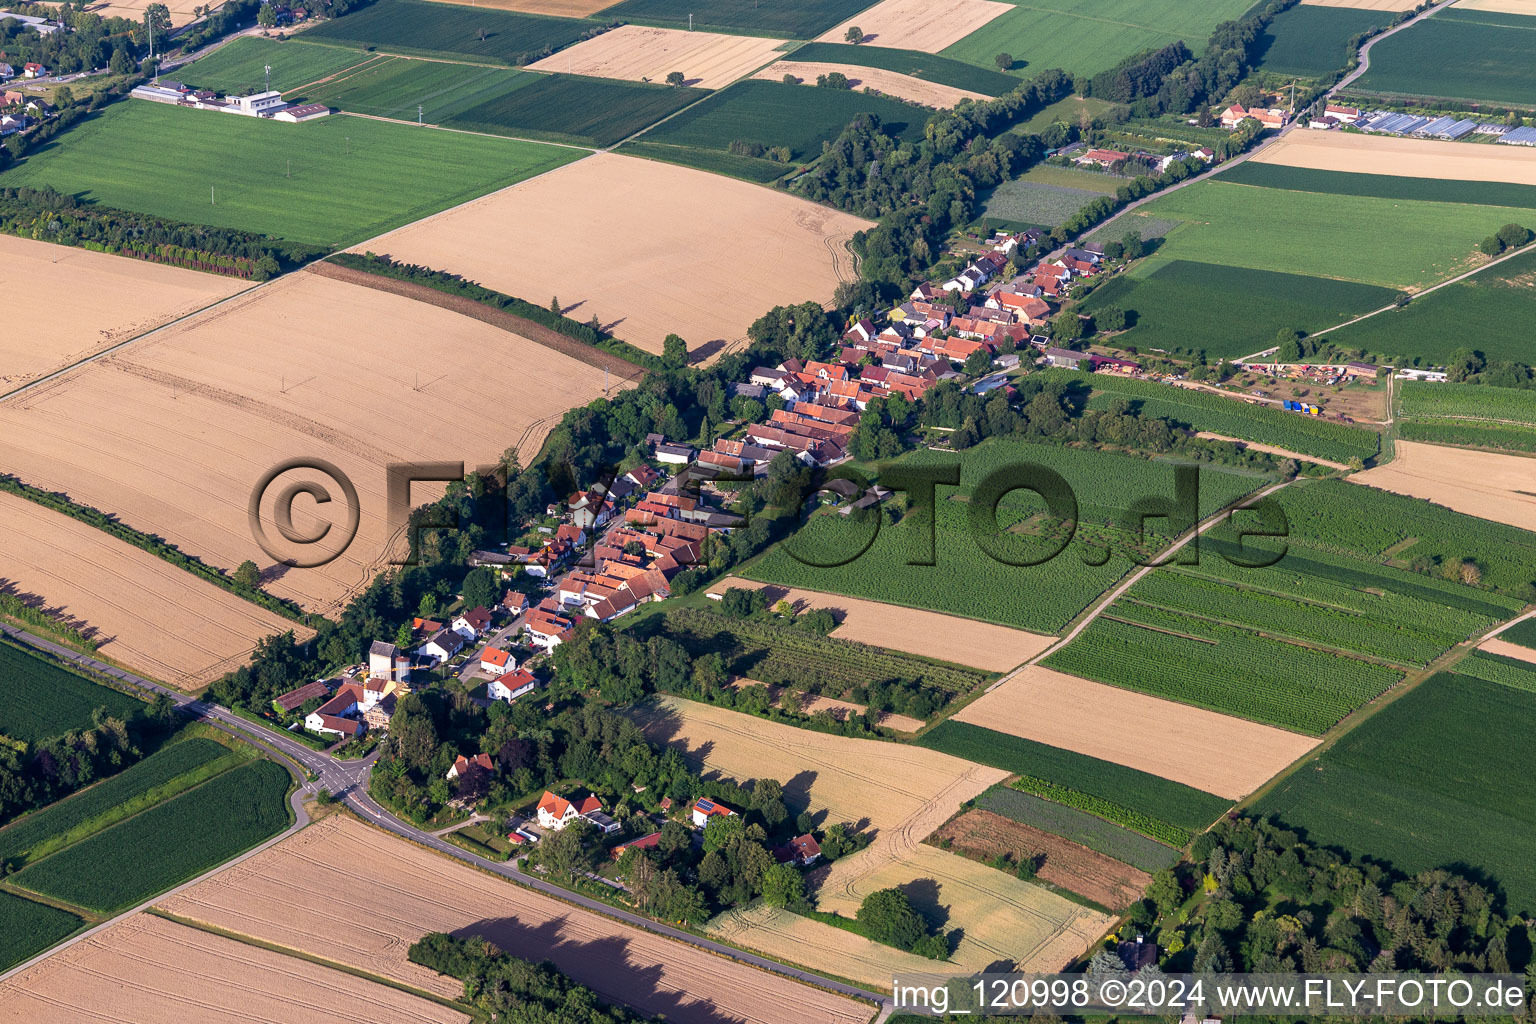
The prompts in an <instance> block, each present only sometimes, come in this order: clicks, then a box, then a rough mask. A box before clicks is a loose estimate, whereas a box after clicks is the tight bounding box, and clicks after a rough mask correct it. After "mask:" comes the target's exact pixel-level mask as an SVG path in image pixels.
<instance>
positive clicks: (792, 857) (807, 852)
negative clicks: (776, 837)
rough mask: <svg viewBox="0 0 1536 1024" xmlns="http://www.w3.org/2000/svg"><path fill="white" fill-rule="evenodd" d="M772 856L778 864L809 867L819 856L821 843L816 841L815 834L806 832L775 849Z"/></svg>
mask: <svg viewBox="0 0 1536 1024" xmlns="http://www.w3.org/2000/svg"><path fill="white" fill-rule="evenodd" d="M773 856H774V859H775V860H777V861H778V862H779V863H780V864H794V865H797V866H799V867H802V868H805V867H810V866H811V865H812V864H814V863H815V862H816V860H817V858H819V857H820V856H821V844H820V843H818V842H817V841H816V837H815V836H813V835H811V834H810V833H809V832H807V833H806V834H805V835H803V836H796V837H795V838H793V839H791V840H790V841H789V842H787V843H785V844H784V845H783V846H780V847H778V848H777V849H775V850H774V851H773Z"/></svg>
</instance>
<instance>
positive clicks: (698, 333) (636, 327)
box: [368, 153, 872, 359]
mask: <svg viewBox="0 0 1536 1024" xmlns="http://www.w3.org/2000/svg"><path fill="white" fill-rule="evenodd" d="M871 226H872V224H871V222H869V221H866V220H862V219H860V218H858V217H852V216H849V215H848V214H845V213H839V212H837V211H835V210H831V209H828V208H827V207H824V206H818V205H817V204H815V203H811V202H807V201H806V200H803V199H798V198H796V197H794V196H790V195H785V194H784V193H782V192H776V191H774V190H772V189H767V188H763V187H761V186H758V185H750V184H747V183H746V182H742V181H736V180H733V179H731V178H726V177H722V176H721V175H718V174H710V173H708V172H705V171H696V170H693V169H691V168H687V167H678V166H675V165H672V164H665V163H660V162H658V161H654V160H639V159H635V158H632V157H624V156H618V155H616V154H612V153H599V154H596V155H594V156H590V157H587V158H586V159H584V160H578V161H576V162H575V163H573V164H568V165H566V166H565V167H562V168H560V169H559V170H557V171H553V172H551V173H549V174H543V175H540V176H539V177H537V178H533V179H530V180H528V181H525V182H521V183H519V184H517V185H513V186H511V187H510V188H506V189H503V190H502V191H500V192H496V193H493V194H491V195H488V196H484V197H482V198H480V199H477V200H475V201H474V202H471V203H467V204H465V205H463V206H460V207H456V208H455V209H452V210H448V211H446V212H444V213H440V214H437V215H435V216H432V217H428V218H426V219H424V220H419V221H417V222H416V223H414V224H410V225H408V226H406V227H403V228H401V229H399V230H398V231H393V232H391V233H389V234H387V235H385V236H384V237H382V238H378V239H375V240H373V241H372V242H370V243H369V245H368V248H369V249H372V250H373V251H374V252H378V253H384V254H387V255H390V256H393V257H395V258H396V259H400V260H404V261H406V262H408V263H419V264H423V265H425V266H429V267H434V268H436V269H438V270H445V271H448V272H450V273H455V274H462V275H464V276H465V277H468V278H469V279H471V280H474V281H478V282H480V283H481V284H483V285H485V286H486V287H488V288H494V289H496V290H497V291H501V292H505V293H507V294H509V295H516V296H518V297H519V298H523V299H526V300H528V301H529V302H533V303H536V304H543V303H545V302H548V301H549V298H548V297H549V296H556V297H558V298H559V299H560V302H561V305H562V306H563V307H564V308H565V312H566V315H567V316H570V317H572V318H574V319H577V320H581V321H587V320H590V319H591V318H592V317H593V316H596V317H597V318H598V320H599V322H601V323H602V324H603V326H604V327H606V328H608V329H609V330H611V331H612V332H613V334H614V335H616V336H617V337H619V338H622V339H623V340H625V341H627V342H629V343H630V344H633V345H638V346H639V347H641V348H643V349H645V350H646V351H648V352H654V353H657V354H659V353H660V352H661V349H662V343H663V341H664V339H665V338H666V336H667V335H668V334H670V333H673V332H676V333H677V334H679V335H681V336H682V337H683V339H684V340H685V341H687V342H688V347H689V349H690V351H691V352H693V353H694V358H696V359H699V358H709V357H711V356H713V355H715V354H718V353H719V352H720V351H721V350H722V349H723V348H724V347H726V346H727V345H729V344H732V343H736V342H741V341H744V340H745V338H746V333H747V327H748V326H750V325H751V323H752V322H753V321H754V320H756V319H757V318H758V317H760V316H762V315H763V313H764V312H766V311H767V310H768V309H770V308H772V307H773V306H775V305H779V304H781V303H799V302H805V301H808V300H809V301H815V302H827V301H828V300H830V299H831V297H832V293H833V291H834V289H835V288H836V287H837V284H838V281H839V279H840V276H839V275H840V274H846V273H847V271H846V270H845V269H843V268H845V267H847V266H848V265H849V264H850V262H851V261H850V260H849V258H848V254H847V251H846V248H845V247H846V244H847V242H848V240H849V239H850V238H851V237H852V236H853V234H854V232H856V231H860V230H863V229H865V228H868V227H871Z"/></svg>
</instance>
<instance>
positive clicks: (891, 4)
mask: <svg viewBox="0 0 1536 1024" xmlns="http://www.w3.org/2000/svg"><path fill="white" fill-rule="evenodd" d="M1013 6H1014V5H1013V4H1003V3H996V2H995V0H882V2H881V3H878V4H876V5H875V6H873V7H871V8H869V9H868V10H867V11H861V12H860V13H858V14H856V15H854V16H853V17H852V18H849V19H848V20H847V21H845V22H843V23H842V24H841V25H839V26H837V28H834V29H832V30H830V31H828V32H826V33H824V34H823V35H820V36H817V37H816V38H817V40H818V41H819V42H824V43H841V42H843V41H844V39H843V37H844V35H845V34H846V33H847V31H848V29H849V27H850V26H852V25H857V26H858V27H859V28H860V29H861V30H862V31H863V32H864V44H865V45H866V46H891V47H895V48H896V49H898V50H921V51H922V52H924V53H938V52H939V51H940V50H942V49H944V48H945V47H946V46H951V45H953V44H954V43H958V42H959V41H960V40H962V39H964V38H965V37H966V36H968V35H970V34H971V33H972V32H975V31H976V30H977V29H979V28H981V27H982V26H983V25H985V24H987V23H988V22H989V21H991V20H992V19H993V18H996V17H999V16H1000V15H1002V14H1004V13H1006V12H1008V11H1011V10H1013Z"/></svg>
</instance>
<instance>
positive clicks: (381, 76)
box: [302, 57, 537, 124]
mask: <svg viewBox="0 0 1536 1024" xmlns="http://www.w3.org/2000/svg"><path fill="white" fill-rule="evenodd" d="M536 79H537V76H534V75H525V74H523V73H521V72H518V71H511V70H508V69H506V68H487V67H478V66H476V65H473V64H450V63H446V62H443V61H432V60H415V59H413V58H410V57H383V58H380V59H379V60H376V61H374V62H373V63H371V64H369V65H368V66H367V67H365V68H361V69H358V70H356V71H352V72H350V73H349V74H346V75H341V76H338V77H337V78H336V79H335V80H334V81H330V82H326V83H324V84H323V85H317V86H314V87H312V88H309V89H304V90H302V96H303V99H304V100H305V101H306V102H309V103H324V104H326V105H328V106H332V107H338V108H340V109H342V110H350V111H355V112H356V113H359V114H372V115H373V116H375V117H392V118H396V119H398V120H404V121H415V120H416V111H417V107H418V106H420V107H421V108H422V110H421V114H422V118H423V120H425V121H426V122H427V123H428V124H442V123H443V122H445V121H448V120H449V119H450V118H452V117H454V116H455V115H457V114H462V113H463V112H464V111H466V110H468V109H470V108H471V107H475V106H479V105H480V104H481V103H484V102H486V101H487V100H489V99H492V98H494V97H496V96H499V95H501V94H502V93H505V92H508V91H510V90H512V89H516V88H518V87H519V86H522V85H527V84H529V83H530V82H531V81H534V80H536Z"/></svg>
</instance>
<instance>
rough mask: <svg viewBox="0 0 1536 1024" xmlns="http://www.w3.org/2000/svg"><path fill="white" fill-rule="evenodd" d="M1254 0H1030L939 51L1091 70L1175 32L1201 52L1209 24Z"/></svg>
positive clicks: (988, 61) (975, 59) (1031, 66)
mask: <svg viewBox="0 0 1536 1024" xmlns="http://www.w3.org/2000/svg"><path fill="white" fill-rule="evenodd" d="M1252 6H1253V4H1252V3H1251V2H1250V0H1160V2H1151V3H1149V2H1147V0H1030V2H1029V3H1027V4H1020V5H1019V6H1018V7H1017V8H1016V9H1015V10H1012V11H1005V12H1004V13H1003V14H1002V15H1001V16H999V17H997V18H994V19H992V21H990V22H988V23H987V24H986V25H984V26H983V27H981V28H979V29H977V30H976V31H975V32H972V33H971V34H970V35H968V36H966V37H965V38H964V39H962V40H960V41H959V42H958V43H955V44H954V45H953V46H950V47H949V48H948V49H946V50H944V51H943V52H944V55H945V56H946V57H954V58H955V59H956V60H963V61H968V62H970V63H972V64H976V65H979V66H981V67H995V66H996V65H995V64H994V63H993V59H994V58H995V57H996V56H997V54H998V53H999V52H1002V53H1007V54H1011V55H1012V56H1013V58H1014V61H1015V62H1016V63H1015V69H1016V70H1017V71H1019V72H1020V73H1022V74H1025V75H1034V74H1037V73H1038V72H1040V71H1043V70H1045V69H1046V68H1063V69H1065V70H1067V71H1070V72H1072V73H1073V74H1075V75H1093V74H1095V73H1097V72H1099V71H1103V70H1105V69H1106V68H1110V67H1113V66H1114V65H1116V64H1118V63H1119V62H1120V61H1121V60H1123V59H1124V58H1126V57H1129V56H1130V55H1131V54H1133V53H1138V52H1140V51H1142V50H1155V49H1158V48H1160V47H1164V46H1167V45H1168V44H1170V43H1173V42H1177V41H1178V40H1180V39H1182V40H1184V42H1185V43H1186V44H1187V45H1188V46H1189V48H1190V49H1191V50H1193V51H1194V52H1195V53H1197V54H1198V53H1200V52H1201V51H1202V50H1204V49H1205V44H1206V40H1208V39H1209V38H1210V35H1211V30H1212V29H1214V28H1215V27H1216V26H1217V25H1218V24H1219V23H1221V22H1223V21H1227V20H1229V19H1233V18H1238V17H1241V16H1242V14H1243V12H1245V11H1247V10H1248V9H1249V8H1250V7H1252Z"/></svg>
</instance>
